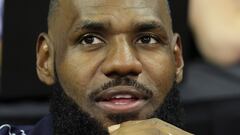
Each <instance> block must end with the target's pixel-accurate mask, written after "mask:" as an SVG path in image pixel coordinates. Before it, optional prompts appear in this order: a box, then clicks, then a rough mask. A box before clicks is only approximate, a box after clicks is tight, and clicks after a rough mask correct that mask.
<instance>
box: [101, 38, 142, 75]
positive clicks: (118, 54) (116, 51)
mask: <svg viewBox="0 0 240 135" xmlns="http://www.w3.org/2000/svg"><path fill="white" fill-rule="evenodd" d="M101 69H102V72H103V73H104V74H105V75H106V76H107V77H109V78H111V79H116V78H119V77H125V76H126V77H137V76H138V75H139V74H140V73H141V72H142V64H141V62H140V61H139V60H138V59H137V57H136V51H134V48H133V47H131V46H130V45H129V44H128V42H127V40H125V39H124V38H120V39H118V40H116V42H115V43H114V44H112V45H111V49H109V51H108V53H107V56H106V59H105V61H104V62H103V65H102V68H101Z"/></svg>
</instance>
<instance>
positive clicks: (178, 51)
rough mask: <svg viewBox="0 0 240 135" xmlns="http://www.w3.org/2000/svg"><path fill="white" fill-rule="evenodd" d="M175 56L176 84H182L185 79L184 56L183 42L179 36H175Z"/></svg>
mask: <svg viewBox="0 0 240 135" xmlns="http://www.w3.org/2000/svg"><path fill="white" fill-rule="evenodd" d="M174 44H175V45H174V48H173V50H174V56H175V65H176V82H177V83H180V82H181V81H182V79H183V67H184V60H183V55H182V42H181V37H180V36H179V35H178V34H175V35H174Z"/></svg>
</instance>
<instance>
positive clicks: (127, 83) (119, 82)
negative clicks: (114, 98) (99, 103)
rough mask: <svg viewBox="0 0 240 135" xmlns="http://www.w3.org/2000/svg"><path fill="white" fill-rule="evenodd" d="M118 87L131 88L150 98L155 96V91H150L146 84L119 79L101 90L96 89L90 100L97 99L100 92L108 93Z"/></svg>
mask: <svg viewBox="0 0 240 135" xmlns="http://www.w3.org/2000/svg"><path fill="white" fill-rule="evenodd" d="M117 86H131V87H133V88H135V89H136V90H137V91H139V92H141V93H142V94H144V95H146V96H149V97H152V96H153V91H152V90H151V89H149V88H148V87H147V86H145V85H144V84H142V83H139V82H138V81H136V80H133V79H130V78H128V77H122V78H117V79H115V80H112V81H109V82H108V83H104V84H103V85H102V86H101V87H100V88H98V89H95V90H94V91H93V92H92V93H91V94H90V99H91V100H94V99H95V97H96V96H97V95H98V94H99V93H100V92H103V91H106V90H108V89H109V88H112V87H117Z"/></svg>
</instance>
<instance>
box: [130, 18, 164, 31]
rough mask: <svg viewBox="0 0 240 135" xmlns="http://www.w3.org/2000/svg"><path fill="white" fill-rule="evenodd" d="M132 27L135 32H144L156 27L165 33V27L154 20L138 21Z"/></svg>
mask: <svg viewBox="0 0 240 135" xmlns="http://www.w3.org/2000/svg"><path fill="white" fill-rule="evenodd" d="M133 27H134V29H135V31H137V32H145V31H150V30H154V29H158V30H159V31H161V32H163V33H167V31H166V28H165V27H164V26H163V25H162V24H161V23H160V22H156V21H147V22H139V23H136V24H134V25H133Z"/></svg>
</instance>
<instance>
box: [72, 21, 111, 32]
mask: <svg viewBox="0 0 240 135" xmlns="http://www.w3.org/2000/svg"><path fill="white" fill-rule="evenodd" d="M107 27H108V24H106V23H104V22H97V21H91V20H85V21H82V22H81V23H80V25H79V26H78V27H77V28H76V30H75V31H78V30H79V29H81V30H93V31H96V30H97V31H105V30H107Z"/></svg>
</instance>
